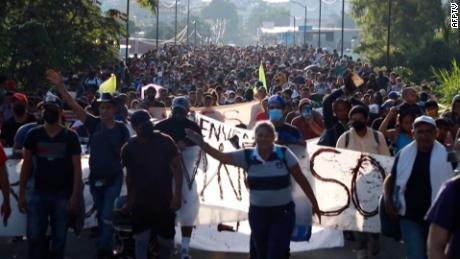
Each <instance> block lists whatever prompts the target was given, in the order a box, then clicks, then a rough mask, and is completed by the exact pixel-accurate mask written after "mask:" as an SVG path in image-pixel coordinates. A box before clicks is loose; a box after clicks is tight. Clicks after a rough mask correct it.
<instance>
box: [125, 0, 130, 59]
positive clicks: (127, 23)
mask: <svg viewBox="0 0 460 259" xmlns="http://www.w3.org/2000/svg"><path fill="white" fill-rule="evenodd" d="M128 46H129V0H127V1H126V46H125V47H126V51H125V61H126V64H128V58H129V53H128V51H129V48H128Z"/></svg>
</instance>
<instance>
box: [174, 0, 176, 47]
mask: <svg viewBox="0 0 460 259" xmlns="http://www.w3.org/2000/svg"><path fill="white" fill-rule="evenodd" d="M176 44H177V0H176V10H175V18H174V46H175V45H176Z"/></svg>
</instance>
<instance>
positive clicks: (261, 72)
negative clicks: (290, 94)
mask: <svg viewBox="0 0 460 259" xmlns="http://www.w3.org/2000/svg"><path fill="white" fill-rule="evenodd" d="M259 81H260V82H262V83H263V84H264V87H265V90H267V91H268V89H267V81H266V80H265V71H264V66H263V65H262V63H260V66H259Z"/></svg>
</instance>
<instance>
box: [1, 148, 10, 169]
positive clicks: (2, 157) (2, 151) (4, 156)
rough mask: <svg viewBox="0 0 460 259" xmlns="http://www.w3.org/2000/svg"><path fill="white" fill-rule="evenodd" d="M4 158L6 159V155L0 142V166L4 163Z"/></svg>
mask: <svg viewBox="0 0 460 259" xmlns="http://www.w3.org/2000/svg"><path fill="white" fill-rule="evenodd" d="M6 160H8V157H7V156H6V154H5V150H4V149H3V146H2V144H0V166H3V165H5V162H6Z"/></svg>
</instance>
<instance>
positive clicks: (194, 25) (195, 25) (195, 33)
mask: <svg viewBox="0 0 460 259" xmlns="http://www.w3.org/2000/svg"><path fill="white" fill-rule="evenodd" d="M194 26H195V28H194V29H195V39H194V41H195V44H194V45H195V47H196V33H197V31H196V21H195V22H194ZM201 45H203V43H201Z"/></svg>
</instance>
